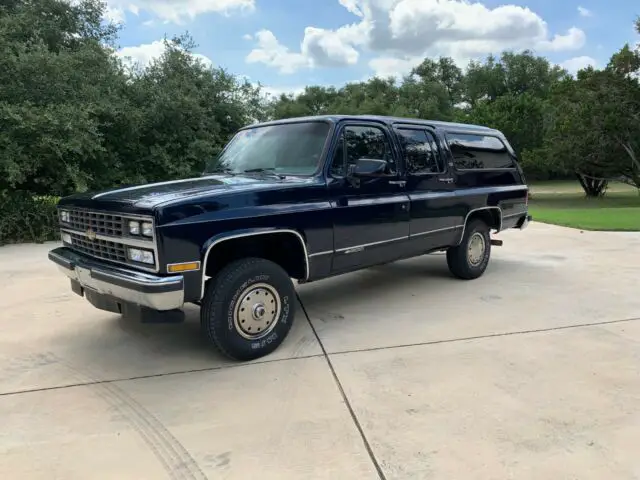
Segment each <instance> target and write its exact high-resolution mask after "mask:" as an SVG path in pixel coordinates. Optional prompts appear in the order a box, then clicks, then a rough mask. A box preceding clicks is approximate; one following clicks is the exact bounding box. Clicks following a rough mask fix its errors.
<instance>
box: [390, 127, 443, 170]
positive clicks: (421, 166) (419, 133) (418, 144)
mask: <svg viewBox="0 0 640 480" xmlns="http://www.w3.org/2000/svg"><path fill="white" fill-rule="evenodd" d="M396 133H397V134H398V139H399V140H400V144H401V146H402V153H403V154H404V163H405V166H406V169H407V173H408V174H410V175H420V174H428V173H439V172H441V171H442V166H441V164H440V156H439V155H438V147H437V145H436V141H435V139H434V138H433V136H432V135H431V134H430V133H429V132H427V131H426V130H414V129H405V128H400V129H398V130H396Z"/></svg>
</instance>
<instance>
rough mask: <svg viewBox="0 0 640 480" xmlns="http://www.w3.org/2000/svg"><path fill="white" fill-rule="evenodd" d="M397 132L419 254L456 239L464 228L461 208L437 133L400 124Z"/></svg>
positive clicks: (412, 238)
mask: <svg viewBox="0 0 640 480" xmlns="http://www.w3.org/2000/svg"><path fill="white" fill-rule="evenodd" d="M395 133H396V135H397V137H398V140H399V143H400V145H401V147H402V155H403V159H404V165H405V175H406V176H405V178H406V181H407V184H406V190H407V194H408V196H409V198H410V201H411V229H410V242H409V250H410V251H411V252H412V253H414V254H418V253H424V252H426V251H429V250H432V249H435V248H439V247H444V246H448V245H451V244H452V243H455V241H456V239H458V238H459V237H460V234H461V232H462V224H461V222H460V220H459V210H460V209H459V205H458V198H457V197H456V194H455V184H454V177H453V176H452V175H451V173H450V168H449V166H448V165H447V162H445V156H444V155H443V151H442V149H441V148H440V145H439V142H438V137H437V135H436V133H435V132H434V131H432V130H431V129H429V128H427V127H425V126H422V125H397V126H396V127H395Z"/></svg>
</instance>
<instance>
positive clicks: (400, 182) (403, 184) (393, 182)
mask: <svg viewBox="0 0 640 480" xmlns="http://www.w3.org/2000/svg"><path fill="white" fill-rule="evenodd" d="M406 184H407V182H406V181H405V180H389V185H398V186H400V187H404V186H405V185H406Z"/></svg>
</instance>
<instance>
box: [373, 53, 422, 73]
mask: <svg viewBox="0 0 640 480" xmlns="http://www.w3.org/2000/svg"><path fill="white" fill-rule="evenodd" d="M421 61H422V57H410V58H398V57H378V58H374V59H373V60H370V61H369V67H370V68H371V70H373V72H374V75H376V76H378V77H383V78H388V77H396V78H400V77H402V76H404V75H407V74H408V73H409V72H410V71H411V69H412V68H413V67H415V66H417V65H419V64H420V62H421Z"/></svg>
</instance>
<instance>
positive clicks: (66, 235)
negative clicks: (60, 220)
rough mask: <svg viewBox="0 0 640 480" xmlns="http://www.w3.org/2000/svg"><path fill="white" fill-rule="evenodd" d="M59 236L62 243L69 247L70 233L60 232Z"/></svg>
mask: <svg viewBox="0 0 640 480" xmlns="http://www.w3.org/2000/svg"><path fill="white" fill-rule="evenodd" d="M60 236H61V237H62V243H66V244H68V245H71V234H70V233H66V232H62V234H61V235H60Z"/></svg>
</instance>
